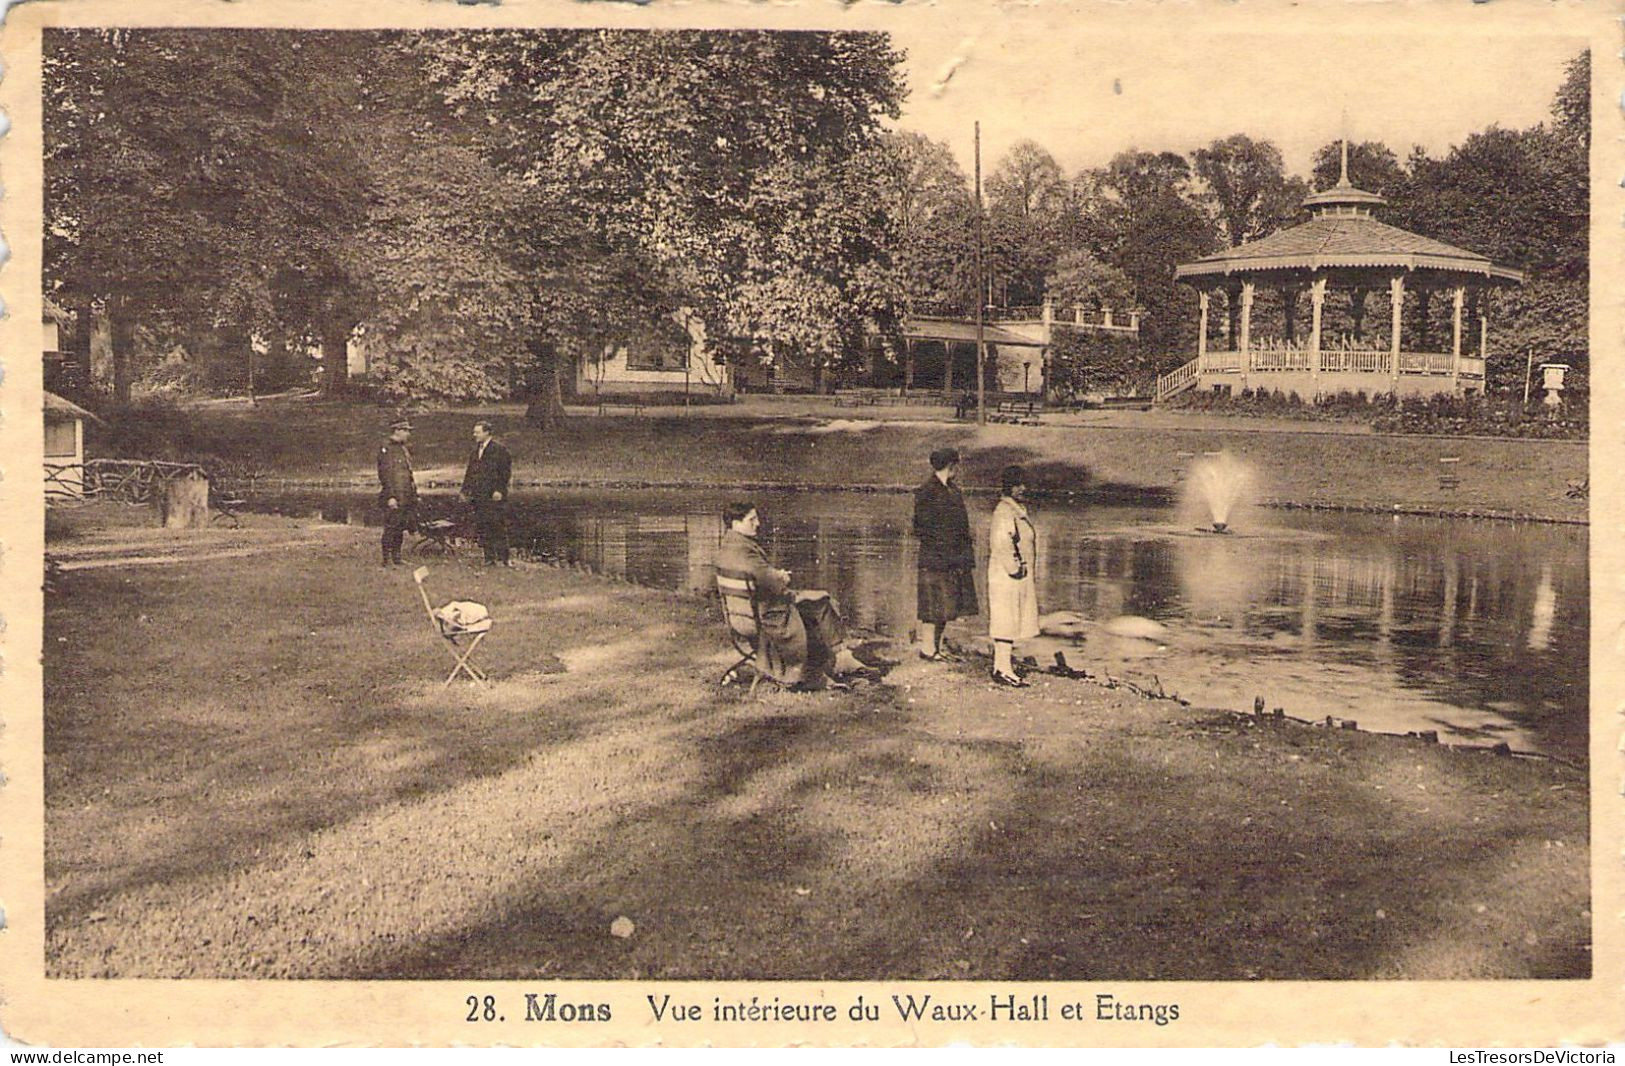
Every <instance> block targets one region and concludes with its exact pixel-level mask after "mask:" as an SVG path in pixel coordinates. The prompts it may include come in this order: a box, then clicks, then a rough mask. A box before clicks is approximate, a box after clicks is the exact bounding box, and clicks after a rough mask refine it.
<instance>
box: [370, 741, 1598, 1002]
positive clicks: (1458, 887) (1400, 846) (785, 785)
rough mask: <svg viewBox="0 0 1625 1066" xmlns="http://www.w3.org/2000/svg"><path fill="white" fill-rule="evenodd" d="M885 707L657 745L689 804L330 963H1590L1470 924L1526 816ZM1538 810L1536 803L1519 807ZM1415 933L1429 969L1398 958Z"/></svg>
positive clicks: (928, 974)
mask: <svg viewBox="0 0 1625 1066" xmlns="http://www.w3.org/2000/svg"><path fill="white" fill-rule="evenodd" d="M904 728H905V727H904V725H903V724H902V723H901V722H900V720H899V719H898V718H897V717H896V716H894V715H889V714H888V715H875V716H867V717H845V718H837V717H834V716H829V715H818V714H806V715H794V716H784V717H777V718H768V719H762V720H758V721H751V722H743V723H739V724H736V726H735V727H734V728H732V729H730V730H728V731H727V732H725V733H723V734H720V735H717V736H715V737H712V738H709V739H707V740H704V741H703V742H701V743H699V744H697V746H696V747H695V749H694V750H693V751H691V752H674V753H673V757H674V758H684V757H690V756H692V757H695V758H698V759H700V760H701V761H702V763H703V765H704V766H705V767H706V772H705V776H704V782H705V783H704V785H703V787H701V788H699V789H697V790H695V791H694V792H693V793H692V794H691V795H688V796H686V797H685V799H684V800H683V801H682V802H680V803H677V804H672V805H669V806H665V807H662V808H659V809H649V810H642V811H638V812H635V813H632V814H630V815H628V816H627V817H625V818H624V819H622V820H621V821H620V822H619V823H618V824H616V825H615V826H614V827H613V828H612V829H610V830H609V831H607V832H606V833H604V834H603V836H602V838H601V839H602V840H604V841H605V844H604V847H603V849H602V850H601V851H599V852H597V853H594V854H591V855H581V856H578V857H576V858H574V859H572V860H570V861H568V862H566V863H564V864H563V865H562V866H560V867H559V868H556V869H553V870H550V871H548V872H547V873H546V874H545V875H541V876H538V877H537V878H535V880H534V881H533V882H532V883H530V884H529V885H528V886H527V887H526V888H525V889H523V890H522V891H520V892H518V893H516V894H513V895H511V896H510V897H509V898H508V899H507V900H506V901H499V902H498V904H497V910H498V911H499V915H498V917H496V918H494V919H492V920H491V921H489V922H486V923H482V924H479V925H475V926H471V927H467V928H463V929H460V930H458V931H456V932H455V933H453V934H450V935H445V936H441V937H437V938H435V939H434V940H432V941H430V942H427V943H422V944H417V945H414V946H412V947H411V948H409V949H406V950H403V951H400V952H397V953H379V954H375V955H372V956H371V957H369V958H366V959H358V960H355V969H354V971H353V972H351V971H346V973H345V974H344V976H357V977H368V978H412V979H449V978H480V979H504V978H506V979H514V978H520V977H532V976H548V977H554V978H574V979H627V978H645V979H647V978H668V979H696V980H698V979H729V980H738V979H779V980H873V979H893V980H896V979H960V980H967V979H968V980H991V979H1016V980H1040V979H1059V980H1107V979H1111V980H1173V979H1181V980H1248V979H1359V978H1402V977H1420V976H1444V977H1459V976H1478V977H1495V976H1514V975H1516V976H1532V977H1544V978H1551V977H1584V976H1587V975H1588V973H1589V957H1588V955H1587V954H1586V951H1585V947H1584V939H1585V931H1584V928H1583V927H1582V926H1579V925H1575V924H1573V923H1570V924H1568V925H1567V926H1565V928H1564V931H1563V935H1559V936H1554V937H1548V938H1547V939H1546V940H1544V941H1543V942H1542V943H1541V944H1539V945H1538V946H1529V945H1517V944H1514V945H1506V944H1503V943H1500V942H1499V941H1495V940H1494V937H1495V934H1494V931H1493V930H1492V929H1489V928H1486V929H1484V930H1481V931H1478V932H1477V934H1476V935H1478V937H1479V939H1480V940H1481V941H1482V942H1476V943H1475V942H1473V939H1472V938H1473V937H1474V935H1475V931H1474V930H1473V929H1472V928H1471V920H1470V919H1464V918H1463V914H1464V913H1467V912H1468V911H1469V908H1468V900H1467V899H1466V898H1464V893H1465V892H1467V891H1468V890H1469V889H1470V886H1474V885H1477V884H1481V883H1482V882H1484V881H1485V880H1487V879H1491V878H1493V877H1495V876H1496V875H1497V873H1498V871H1500V870H1502V869H1503V868H1504V867H1505V866H1506V864H1507V862H1508V857H1509V856H1510V855H1512V854H1513V853H1514V850H1515V849H1516V848H1517V847H1519V846H1520V845H1521V844H1523V843H1526V840H1525V839H1524V838H1523V835H1522V834H1520V835H1519V836H1517V837H1507V838H1504V839H1497V840H1485V839H1481V838H1480V837H1478V836H1477V835H1475V834H1474V833H1473V832H1470V831H1468V830H1467V828H1466V827H1446V828H1443V829H1441V823H1440V822H1438V821H1437V820H1434V819H1430V818H1428V817H1425V816H1421V815H1418V814H1416V813H1414V812H1400V813H1398V814H1396V812H1395V810H1394V809H1392V808H1390V807H1385V806H1381V805H1379V804H1377V803H1375V802H1373V801H1372V800H1370V799H1369V798H1368V794H1367V793H1365V792H1363V791H1362V790H1361V789H1360V788H1359V787H1358V786H1357V785H1355V784H1353V783H1352V782H1349V781H1347V780H1344V779H1342V778H1339V777H1336V776H1327V777H1322V778H1320V779H1319V780H1318V781H1317V782H1316V784H1315V785H1314V786H1313V788H1312V791H1311V792H1310V793H1309V794H1307V795H1305V794H1303V792H1302V791H1301V790H1300V787H1301V782H1300V783H1299V785H1298V786H1295V785H1294V784H1293V783H1292V782H1291V781H1290V780H1285V779H1283V780H1282V781H1281V783H1280V784H1279V785H1277V786H1274V787H1269V788H1266V789H1264V790H1262V791H1259V790H1257V789H1252V788H1250V787H1249V782H1251V781H1253V780H1254V778H1252V777H1251V776H1245V775H1244V776H1241V777H1238V778H1236V779H1234V780H1232V779H1231V778H1229V777H1227V776H1226V775H1224V774H1222V773H1214V772H1212V771H1210V770H1208V769H1207V768H1206V767H1205V766H1204V767H1193V766H1191V765H1190V764H1189V762H1188V760H1181V759H1176V760H1175V764H1174V768H1170V766H1169V764H1168V762H1166V761H1165V760H1162V759H1158V758H1155V757H1147V755H1145V754H1141V755H1135V754H1132V753H1130V751H1129V750H1128V749H1127V748H1126V747H1124V746H1123V745H1121V744H1118V743H1116V742H1107V743H1105V744H1103V745H1102V746H1101V747H1100V749H1099V750H1095V751H1092V752H1090V753H1089V754H1087V755H1085V756H1082V757H1080V758H1079V759H1077V764H1076V765H1058V764H1056V763H1055V762H1048V763H1034V762H1031V761H1029V759H1028V757H1027V754H1026V753H1024V752H1023V750H1022V749H1021V748H1020V747H1018V746H1016V745H1012V744H1008V743H1004V742H997V741H968V740H957V739H939V738H930V737H927V736H924V735H921V734H918V733H907V734H905V733H903V730H904ZM1141 750H1143V749H1141ZM1150 754H1151V755H1152V756H1154V754H1155V753H1154V751H1153V752H1151V753H1150ZM967 776H968V777H969V778H972V779H974V780H975V782H976V783H975V784H973V785H970V786H967V785H966V783H965V779H966V777H967ZM831 804H835V805H836V806H834V807H831V806H830V805H831ZM1283 805H1284V806H1283ZM945 807H946V808H948V809H949V813H948V814H946V815H945V814H944V808H945ZM832 810H839V811H841V812H844V813H845V814H846V815H847V817H845V818H834V817H830V814H831V811H832ZM1540 824H1541V823H1540V821H1539V817H1538V816H1536V815H1532V816H1531V817H1530V819H1529V825H1528V826H1527V827H1525V828H1527V830H1528V831H1529V833H1531V834H1535V833H1538V832H1539V831H1540ZM623 914H624V915H627V916H629V917H631V918H633V919H634V921H635V922H636V926H637V929H636V933H635V934H634V936H632V937H631V938H628V939H624V940H623V939H616V938H614V937H612V936H611V935H610V934H609V926H610V923H611V921H612V920H614V919H615V918H616V917H617V916H619V915H623ZM1458 941H1466V942H1465V943H1464V944H1461V943H1458ZM1419 948H1422V949H1426V950H1425V951H1424V952H1423V954H1422V955H1421V956H1420V957H1423V958H1426V959H1428V960H1429V962H1428V964H1427V965H1428V966H1429V967H1430V969H1429V972H1428V973H1413V972H1408V971H1407V968H1408V967H1409V966H1411V965H1412V962H1411V961H1410V960H1412V959H1414V958H1417V957H1418V955H1417V951H1418V949H1419ZM1428 952H1431V954H1429V953H1428ZM1458 956H1459V957H1458ZM1452 967H1455V969H1452Z"/></svg>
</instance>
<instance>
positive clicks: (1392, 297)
mask: <svg viewBox="0 0 1625 1066" xmlns="http://www.w3.org/2000/svg"><path fill="white" fill-rule="evenodd" d="M1388 302H1389V303H1390V304H1391V305H1392V308H1393V314H1392V322H1391V324H1390V326H1389V335H1388V376H1389V379H1390V380H1392V381H1393V392H1394V395H1395V396H1398V395H1399V334H1400V329H1401V326H1400V321H1401V318H1402V316H1403V312H1404V310H1405V276H1404V275H1403V274H1396V275H1394V276H1393V277H1392V278H1390V279H1388Z"/></svg>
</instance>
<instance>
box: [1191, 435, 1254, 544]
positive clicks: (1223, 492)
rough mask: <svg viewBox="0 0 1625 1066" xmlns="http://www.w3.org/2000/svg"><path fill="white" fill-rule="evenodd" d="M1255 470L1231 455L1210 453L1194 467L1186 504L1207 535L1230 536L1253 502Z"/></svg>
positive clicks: (1192, 466)
mask: <svg viewBox="0 0 1625 1066" xmlns="http://www.w3.org/2000/svg"><path fill="white" fill-rule="evenodd" d="M1252 497H1253V471H1252V468H1251V467H1250V466H1248V465H1247V464H1246V463H1243V462H1242V461H1241V460H1239V459H1237V458H1235V457H1234V456H1232V455H1231V454H1230V453H1228V452H1209V453H1208V454H1207V455H1205V456H1203V457H1202V458H1201V459H1198V460H1197V461H1196V462H1195V463H1193V464H1192V465H1191V469H1190V477H1189V479H1188V480H1187V481H1186V483H1185V495H1184V505H1185V509H1186V512H1187V514H1188V515H1189V516H1190V517H1191V518H1192V519H1194V520H1196V521H1197V522H1198V523H1199V525H1198V527H1197V528H1198V529H1200V530H1201V531H1202V532H1204V533H1216V534H1228V533H1229V532H1231V525H1232V524H1233V522H1234V520H1235V518H1236V516H1237V514H1238V512H1240V511H1241V510H1242V509H1244V508H1245V507H1246V506H1248V505H1249V504H1250V503H1251V502H1252Z"/></svg>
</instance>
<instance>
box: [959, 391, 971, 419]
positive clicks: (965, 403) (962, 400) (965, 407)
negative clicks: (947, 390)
mask: <svg viewBox="0 0 1625 1066" xmlns="http://www.w3.org/2000/svg"><path fill="white" fill-rule="evenodd" d="M975 406H976V401H975V400H972V399H971V395H970V393H968V392H962V393H960V394H959V402H958V403H956V404H954V417H955V418H969V417H970V412H971V408H973V407H975Z"/></svg>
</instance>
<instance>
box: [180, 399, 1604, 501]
mask: <svg viewBox="0 0 1625 1066" xmlns="http://www.w3.org/2000/svg"><path fill="white" fill-rule="evenodd" d="M758 406H759V405H758ZM796 409H797V408H796V407H795V406H794V405H793V404H790V403H781V404H775V405H772V406H771V407H768V408H762V409H760V410H757V411H756V413H749V414H739V415H734V414H732V413H731V412H730V411H729V409H727V408H721V409H717V408H711V409H698V408H697V409H695V412H694V413H692V414H686V415H685V414H684V413H682V412H681V411H680V410H678V411H666V412H664V413H662V410H661V409H654V410H652V411H651V413H650V414H649V415H647V416H642V417H635V416H629V415H608V416H603V417H598V416H594V415H590V414H575V415H572V416H571V417H569V418H568V419H567V420H566V421H565V423H564V424H563V425H562V426H559V427H557V428H555V429H553V430H550V431H546V432H543V431H541V430H539V429H537V428H536V427H534V426H532V425H531V424H529V423H527V422H526V421H525V420H524V418H523V417H522V411H521V409H519V408H517V407H511V406H510V407H499V408H475V409H468V410H457V411H431V412H425V413H421V414H418V415H415V416H414V422H415V424H416V427H417V428H416V433H415V435H414V438H413V442H412V449H413V455H414V458H415V460H416V463H417V466H418V469H419V471H420V478H419V480H420V483H435V484H451V485H455V484H457V483H459V482H460V480H461V478H462V472H463V466H464V464H465V462H466V460H467V453H468V447H469V440H468V433H469V427H470V425H471V424H472V423H473V421H474V419H475V418H476V417H480V416H481V415H491V416H494V420H495V421H496V423H497V431H498V433H499V434H500V435H502V436H503V437H504V438H505V439H506V440H507V442H508V444H509V445H510V447H511V448H512V450H513V452H514V456H515V467H514V473H515V477H516V478H517V479H518V480H519V482H520V484H521V485H524V484H527V483H528V484H531V485H536V484H560V483H636V484H663V485H691V484H692V485H699V484H703V485H708V486H714V485H718V484H738V485H760V484H791V485H796V484H806V485H821V486H865V487H874V486H886V487H901V486H909V485H914V484H917V483H918V482H919V481H920V480H922V479H923V477H924V476H925V474H926V473H927V472H928V467H927V465H926V462H925V456H926V454H927V453H928V452H929V451H930V450H931V449H932V448H934V447H937V446H939V445H943V444H952V445H955V446H957V447H959V448H960V449H961V450H962V451H963V452H964V453H965V454H966V457H967V458H966V464H965V466H966V468H965V470H964V472H963V475H962V478H961V480H962V482H963V483H964V484H966V485H967V486H969V487H972V488H975V487H981V488H993V487H996V486H997V484H998V470H999V468H1000V467H1002V466H1003V465H1005V464H1006V463H1012V462H1018V463H1023V464H1026V465H1028V466H1029V467H1030V468H1031V474H1032V480H1033V482H1034V484H1035V485H1036V486H1039V487H1043V488H1049V489H1057V490H1070V491H1082V492H1114V491H1115V492H1119V493H1129V494H1135V495H1141V496H1147V497H1150V498H1156V497H1158V496H1168V495H1171V494H1173V493H1175V492H1177V491H1178V484H1179V480H1180V478H1181V476H1182V471H1183V468H1184V467H1185V466H1187V465H1188V462H1189V459H1188V456H1190V455H1193V454H1200V453H1201V452H1204V451H1218V450H1221V449H1224V450H1229V451H1230V452H1232V453H1234V454H1236V455H1238V456H1240V457H1242V458H1243V459H1245V460H1246V461H1247V462H1248V463H1250V464H1251V465H1252V466H1253V467H1254V469H1255V470H1256V472H1257V481H1258V490H1259V493H1260V495H1261V496H1262V497H1264V498H1266V499H1271V500H1276V501H1283V502H1291V503H1299V504H1310V505H1316V506H1359V507H1380V508H1389V507H1393V506H1396V505H1397V506H1400V507H1404V508H1422V509H1437V510H1443V511H1449V512H1458V511H1459V512H1471V513H1495V514H1504V515H1524V516H1538V517H1548V518H1561V519H1567V520H1583V519H1584V518H1585V517H1586V515H1587V513H1588V505H1587V501H1585V500H1583V499H1581V500H1576V499H1569V498H1568V497H1567V496H1566V495H1565V489H1566V483H1567V481H1568V480H1569V479H1571V478H1583V477H1585V476H1586V475H1587V449H1586V446H1585V444H1584V443H1578V442H1571V441H1517V440H1492V439H1470V440H1446V439H1438V438H1428V437H1400V436H1379V435H1374V434H1368V433H1363V434H1355V433H1345V432H1318V431H1307V430H1305V429H1303V428H1302V424H1301V423H1299V424H1293V423H1279V424H1275V423H1270V422H1268V421H1267V420H1261V419H1233V420H1229V421H1228V423H1226V424H1220V425H1216V424H1215V422H1216V421H1223V420H1215V419H1213V418H1201V417H1193V418H1192V419H1190V421H1189V428H1182V427H1181V426H1179V425H1178V423H1179V422H1180V420H1179V419H1177V418H1174V417H1172V416H1168V415H1164V414H1161V413H1158V414H1157V415H1155V416H1146V420H1145V422H1144V423H1143V424H1141V423H1139V422H1137V420H1136V419H1135V417H1134V416H1133V415H1132V414H1129V415H1118V416H1115V417H1114V418H1113V420H1112V421H1111V422H1110V423H1104V424H1099V425H1093V424H1091V425H1082V426H1049V425H1046V426H1009V425H990V426H985V427H980V428H978V427H976V426H973V425H968V424H965V423H955V422H928V421H921V420H920V419H919V418H917V417H915V418H911V419H900V420H891V421H888V420H885V412H886V409H885V408H876V409H872V412H870V413H867V414H866V415H865V416H864V417H859V418H840V417H834V418H828V417H826V418H814V417H797V416H796V415H795V414H794V413H793V412H794V411H795V410H796ZM767 412H778V413H777V414H774V415H772V416H771V417H770V416H769V414H768V413H767ZM387 421H388V418H387V413H386V412H385V411H383V410H382V409H380V408H377V407H358V406H350V405H343V404H337V403H327V402H309V401H304V402H280V403H267V404H264V405H262V406H261V407H260V408H258V409H256V410H254V411H248V410H245V409H242V408H211V409H202V410H198V411H196V412H193V413H192V421H191V424H190V425H189V426H188V428H187V429H186V431H185V433H184V434H183V435H182V436H183V444H184V447H185V449H186V450H189V451H192V452H194V453H213V454H217V455H222V456H231V457H235V458H239V459H242V460H244V461H245V462H248V463H250V464H252V465H254V466H256V467H258V468H259V469H261V470H262V471H264V472H266V473H267V474H271V475H273V476H282V477H290V478H318V479H338V480H346V481H350V480H353V481H356V482H358V483H363V484H372V483H373V482H374V481H375V475H374V473H373V463H374V456H375V455H376V454H377V448H378V444H379V442H380V441H381V440H382V439H383V437H384V428H383V427H384V426H385V424H386V423H387ZM1445 456H1458V457H1459V458H1460V462H1459V463H1458V464H1456V466H1455V472H1456V473H1457V474H1458V475H1459V477H1460V486H1459V487H1457V488H1453V489H1445V488H1441V487H1440V485H1439V479H1438V475H1439V472H1440V470H1441V465H1440V462H1439V460H1440V459H1441V458H1443V457H1445Z"/></svg>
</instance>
